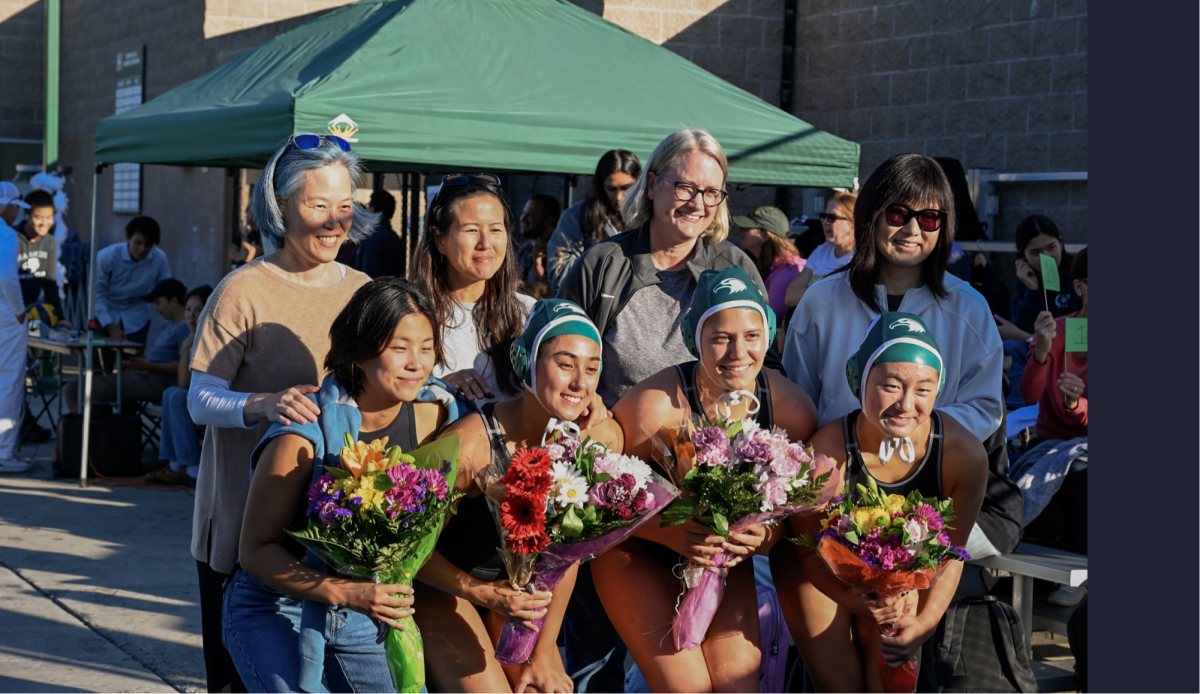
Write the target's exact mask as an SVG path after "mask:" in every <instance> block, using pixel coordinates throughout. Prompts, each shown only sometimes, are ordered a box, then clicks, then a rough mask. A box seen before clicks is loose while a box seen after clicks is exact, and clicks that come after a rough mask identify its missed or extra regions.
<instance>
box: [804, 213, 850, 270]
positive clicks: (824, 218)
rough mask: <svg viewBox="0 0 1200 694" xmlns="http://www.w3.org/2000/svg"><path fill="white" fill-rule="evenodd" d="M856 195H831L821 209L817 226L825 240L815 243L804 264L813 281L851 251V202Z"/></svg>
mask: <svg viewBox="0 0 1200 694" xmlns="http://www.w3.org/2000/svg"><path fill="white" fill-rule="evenodd" d="M856 202H858V196H857V195H855V194H854V193H838V194H837V195H834V196H833V197H832V198H831V199H830V200H829V204H827V205H825V211H824V212H822V213H821V215H820V216H821V229H822V230H823V231H824V232H825V243H822V244H821V245H820V246H817V247H816V249H815V250H813V252H812V254H811V255H809V256H808V267H810V268H811V269H812V271H813V281H814V282H815V281H817V280H819V279H821V278H822V277H824V276H825V275H828V274H829V273H831V272H834V271H836V270H838V269H840V268H841V267H842V266H844V265H845V264H846V263H848V262H850V256H852V255H854V204H855V203H856Z"/></svg>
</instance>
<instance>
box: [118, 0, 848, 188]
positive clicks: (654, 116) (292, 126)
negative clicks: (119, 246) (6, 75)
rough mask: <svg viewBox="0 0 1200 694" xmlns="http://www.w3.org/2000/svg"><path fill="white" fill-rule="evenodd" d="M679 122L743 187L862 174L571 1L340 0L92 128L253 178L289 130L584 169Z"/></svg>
mask: <svg viewBox="0 0 1200 694" xmlns="http://www.w3.org/2000/svg"><path fill="white" fill-rule="evenodd" d="M683 125H687V126H691V127H698V128H703V129H705V130H708V131H710V132H711V133H713V135H715V136H716V137H717V139H718V140H719V141H720V142H721V144H722V145H723V146H724V147H725V150H726V152H727V153H728V155H729V161H730V179H731V180H733V181H735V182H738V183H745V184H761V185H785V186H840V187H849V186H851V185H852V184H853V180H854V177H855V176H856V175H857V171H858V145H857V144H855V143H852V142H848V141H846V140H842V139H840V138H838V137H835V136H833V135H830V134H828V133H825V132H822V131H821V130H818V129H817V128H814V127H812V126H811V125H809V124H808V123H805V122H804V121H802V120H799V119H798V118H795V117H794V116H792V115H790V114H788V113H785V112H783V111H781V110H780V109H778V108H776V107H774V106H772V105H770V104H768V103H766V102H764V101H763V100H761V99H759V98H758V97H755V96H753V95H751V94H749V93H748V92H746V91H743V90H741V89H738V88H737V87H735V86H733V85H731V84H729V83H728V82H726V81H724V80H722V79H720V78H718V77H716V76H714V75H713V74H711V73H709V72H707V71H705V70H703V69H701V68H700V67H698V66H696V65H695V64H693V63H692V62H690V61H688V60H686V59H684V58H682V57H680V56H678V55H676V54H675V53H673V52H671V51H670V50H668V49H665V48H662V47H661V46H657V45H655V44H654V43H652V42H650V41H647V40H645V39H643V38H641V37H639V36H637V35H636V34H633V33H631V32H629V31H626V30H625V29H622V28H621V27H619V26H617V25H615V24H612V23H610V22H608V21H606V20H604V19H602V18H600V17H598V16H596V15H595V14H593V13H591V12H588V11H586V10H584V9H581V8H579V7H576V6H575V5H573V4H571V3H569V2H567V1H566V0H392V1H390V2H378V1H375V2H372V1H366V0H364V1H363V2H358V3H355V4H352V5H347V6H345V7H342V8H340V9H337V10H334V11H333V12H330V13H328V14H326V15H323V16H321V17H319V18H317V19H314V20H313V21H311V22H309V23H307V24H305V25H303V26H301V27H298V28H296V29H294V30H292V31H289V32H287V33H285V34H282V35H280V36H277V37H275V38H274V39H272V40H271V41H268V42H267V43H265V44H264V45H263V46H261V47H260V48H258V49H256V50H254V51H251V52H249V53H247V54H245V55H243V56H242V57H240V58H237V59H235V60H233V61H231V62H229V63H227V64H225V65H223V66H221V67H219V68H217V69H216V70H213V71H212V72H209V73H208V74H206V75H204V76H202V77H199V78H197V79H195V80H192V81H191V82H188V83H187V84H184V85H182V86H179V87H177V88H175V89H173V90H171V91H169V92H167V93H166V94H163V95H162V96H160V97H158V98H156V99H154V100H153V101H150V102H148V103H146V104H143V105H142V106H139V107H137V108H135V109H132V110H130V111H127V112H125V113H122V114H121V115H118V116H113V117H111V118H106V119H104V120H102V121H100V123H99V124H98V125H97V127H96V157H97V161H98V162H102V163H116V162H134V163H143V164H178V165H192V166H232V167H239V166H241V167H255V168H258V167H262V166H263V165H264V164H265V163H266V161H267V159H268V158H269V157H270V155H271V153H272V152H274V151H275V150H276V149H277V148H278V147H279V146H280V145H281V144H282V143H283V142H284V141H285V139H286V138H287V137H288V136H290V135H292V134H295V133H302V132H316V133H325V132H331V131H334V132H337V131H340V132H344V133H347V134H348V135H349V136H350V137H351V138H352V139H353V147H354V149H355V151H357V152H358V153H359V155H360V156H362V157H363V158H364V159H365V160H366V163H367V167H368V169H369V170H371V171H445V170H449V169H457V170H472V171H476V170H478V171H496V172H506V171H530V172H533V171H536V172H547V173H559V174H585V173H591V172H592V171H593V170H594V169H595V166H596V160H597V159H598V158H599V156H600V155H601V154H603V153H604V152H605V151H607V150H609V149H612V148H614V147H624V148H626V149H630V150H632V151H634V152H637V153H638V154H639V155H642V156H645V155H648V154H649V153H650V151H651V150H652V149H653V148H654V146H655V145H656V144H658V142H659V141H660V140H662V138H663V137H664V136H665V135H666V134H667V133H668V132H670V131H671V130H674V129H675V128H677V127H680V126H683Z"/></svg>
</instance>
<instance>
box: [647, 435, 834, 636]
mask: <svg viewBox="0 0 1200 694" xmlns="http://www.w3.org/2000/svg"><path fill="white" fill-rule="evenodd" d="M651 440H652V441H653V442H654V443H655V445H656V447H657V451H658V454H659V455H660V456H661V458H662V461H663V464H664V467H665V468H666V469H667V470H672V471H673V474H674V476H675V479H676V480H677V483H679V485H680V486H681V487H683V489H684V490H686V491H687V492H689V494H690V496H687V497H683V498H680V499H679V500H678V501H676V502H675V503H673V504H672V505H671V508H669V509H667V510H666V511H664V512H663V518H662V524H663V526H664V527H665V526H668V525H677V524H679V523H683V522H686V521H687V520H688V519H691V518H694V519H696V520H697V521H699V522H700V523H702V524H704V525H706V526H708V527H709V528H710V529H711V530H712V531H713V532H714V533H716V534H717V535H720V536H722V537H725V538H728V537H729V535H730V533H739V532H741V531H742V530H744V529H746V528H747V527H748V526H750V525H753V524H755V523H764V522H770V521H774V520H777V519H780V518H783V517H785V516H790V515H792V514H794V513H800V512H803V511H807V510H811V509H814V508H816V507H819V506H821V505H823V504H824V503H826V502H827V501H828V500H829V499H830V498H831V497H832V496H833V490H835V489H837V487H838V485H837V484H836V483H831V478H832V477H833V476H835V475H837V474H838V473H837V470H836V468H835V467H834V466H833V464H832V462H830V461H829V459H828V458H826V457H825V456H816V457H814V456H813V452H812V448H811V447H808V448H806V447H805V446H804V445H803V444H801V443H792V442H790V441H788V438H787V432H785V431H784V430H782V429H780V428H779V427H775V428H774V429H772V430H770V431H768V430H766V429H763V428H761V427H760V426H759V425H758V423H757V422H756V421H754V420H753V419H729V420H719V421H717V422H716V423H711V424H708V425H705V426H701V427H699V428H696V427H693V426H691V425H689V424H684V425H682V426H679V427H672V428H668V429H664V430H662V431H660V432H658V433H657V434H655V435H653V436H652V437H651ZM728 559H729V557H728V555H727V554H726V553H724V552H722V553H720V554H717V555H714V556H713V562H714V563H715V564H716V568H715V569H713V568H706V567H702V566H698V565H696V564H693V563H690V562H689V564H688V566H687V567H686V568H685V569H684V571H683V581H684V594H683V598H682V601H681V603H680V605H679V608H678V609H677V610H676V615H675V622H674V628H673V631H674V634H675V648H676V649H678V650H684V649H688V650H692V649H695V648H699V647H700V644H701V643H702V642H703V641H704V637H705V635H706V634H707V633H708V627H709V625H710V624H712V619H713V616H714V615H715V614H716V612H717V608H718V607H719V606H720V604H721V599H722V598H723V597H724V595H725V579H726V577H727V576H728V569H727V568H725V567H724V566H722V564H723V563H724V562H725V561H726V560H728Z"/></svg>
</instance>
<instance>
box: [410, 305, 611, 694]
mask: <svg viewBox="0 0 1200 694" xmlns="http://www.w3.org/2000/svg"><path fill="white" fill-rule="evenodd" d="M600 345H601V340H600V331H599V330H597V328H596V326H595V324H593V323H592V321H591V320H590V319H589V318H588V317H587V315H586V314H584V312H583V310H582V309H581V308H579V307H578V306H576V305H575V304H573V303H571V302H569V301H564V300H561V299H543V300H542V301H539V302H537V303H536V304H535V305H534V306H533V309H532V311H531V313H530V316H529V321H528V323H527V324H526V326H525V330H524V332H523V333H522V334H521V336H520V337H518V338H517V339H516V340H515V341H514V342H513V345H512V348H511V350H510V356H511V362H512V367H513V370H514V372H515V373H516V375H517V377H518V378H520V379H521V384H522V386H523V388H522V393H521V394H520V395H518V396H517V397H515V398H513V399H510V400H503V401H500V402H491V403H487V404H485V405H483V407H482V408H481V409H480V411H479V412H474V413H472V414H470V415H467V416H465V417H463V418H462V419H459V420H458V421H456V422H455V423H454V424H453V425H451V426H450V427H449V428H448V429H447V430H446V432H445V434H444V435H445V436H454V435H457V436H458V438H459V442H460V455H459V474H458V477H457V478H456V480H455V487H456V488H457V489H459V490H462V491H464V492H467V495H466V496H465V497H463V498H462V499H461V501H459V504H458V509H457V512H456V513H455V515H454V517H453V519H452V520H451V521H450V522H449V524H448V525H447V526H446V529H445V530H444V531H443V532H442V535H441V537H440V538H439V539H438V544H437V550H436V551H435V552H434V553H433V556H432V557H431V558H430V560H429V562H428V563H427V564H426V565H425V567H424V568H423V569H421V571H420V573H418V574H417V579H418V581H419V584H417V585H416V586H415V587H416V599H417V601H418V602H419V603H420V605H421V609H420V610H418V611H417V613H416V615H415V618H416V620H417V625H418V626H419V627H420V628H421V634H422V637H423V638H424V640H425V663H426V670H427V672H428V674H429V683H430V686H431V688H433V689H435V690H436V691H442V692H510V691H515V692H519V691H522V690H526V688H527V687H530V688H533V691H541V692H569V691H572V688H573V683H572V681H571V678H570V677H569V676H568V675H567V672H566V669H565V667H564V665H563V661H562V659H561V658H560V656H559V652H558V646H557V643H556V642H557V637H558V631H559V628H560V626H561V624H562V618H563V614H564V612H565V611H566V608H567V603H568V601H569V600H570V598H571V592H572V588H573V586H574V583H575V577H576V572H577V571H578V569H577V568H572V569H571V570H569V571H568V573H567V575H566V577H565V578H564V579H563V580H562V582H561V583H559V584H558V587H557V588H555V590H554V592H553V595H551V593H549V592H535V593H524V592H519V591H515V590H513V589H512V588H511V587H510V586H509V584H508V580H507V578H508V575H507V573H506V571H505V568H504V564H503V562H501V560H500V557H499V555H498V554H497V552H496V550H497V549H498V548H500V547H501V546H502V542H501V539H500V536H499V535H498V534H497V532H496V522H495V520H494V518H493V516H492V512H491V511H490V510H489V508H488V504H487V499H486V498H485V497H484V495H483V492H482V489H483V487H484V486H485V481H484V480H485V473H486V471H487V469H488V468H489V466H492V465H494V464H495V465H500V466H504V467H506V466H507V465H508V464H509V461H510V459H511V456H512V455H513V452H514V451H516V450H517V449H519V448H523V447H537V446H544V445H545V444H546V443H548V442H550V441H551V439H552V438H553V437H556V436H557V437H567V438H572V439H581V438H582V439H586V438H589V437H590V438H591V439H593V440H595V441H598V442H599V443H602V444H604V445H605V446H607V447H608V448H609V451H610V452H612V453H620V452H621V449H622V445H623V437H622V432H621V428H620V427H618V426H617V425H616V423H615V422H614V421H613V420H612V419H608V418H606V419H602V420H600V422H599V423H598V424H596V425H594V426H592V427H591V428H590V429H587V430H582V431H581V430H580V425H579V424H577V423H576V422H577V421H579V420H580V419H581V417H582V416H583V413H584V410H585V409H586V408H587V406H588V404H589V403H590V402H591V400H592V396H593V394H594V393H595V391H596V385H597V383H598V382H599V380H600V373H601V370H602V365H603V364H602V361H601V356H600V350H601V346H600ZM508 617H514V618H516V619H518V620H526V621H525V623H526V624H528V623H531V622H532V621H533V620H536V619H539V618H542V617H547V619H546V621H545V622H544V623H543V624H542V626H541V635H540V636H539V638H538V642H537V645H536V646H535V647H534V650H533V654H532V656H531V658H530V661H529V662H528V663H526V664H524V665H517V666H513V667H509V668H502V667H501V666H500V664H499V663H498V662H496V659H495V657H494V656H495V651H494V647H495V643H496V640H497V639H498V638H499V635H500V627H501V625H502V624H503V622H504V620H505V619H506V618H508ZM531 628H534V627H531Z"/></svg>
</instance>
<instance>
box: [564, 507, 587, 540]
mask: <svg viewBox="0 0 1200 694" xmlns="http://www.w3.org/2000/svg"><path fill="white" fill-rule="evenodd" d="M562 529H563V535H566V536H567V537H578V536H579V534H580V533H582V532H583V521H581V520H580V519H579V516H577V515H575V507H574V506H571V507H569V508H568V509H567V512H566V513H565V514H563V521H562Z"/></svg>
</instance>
